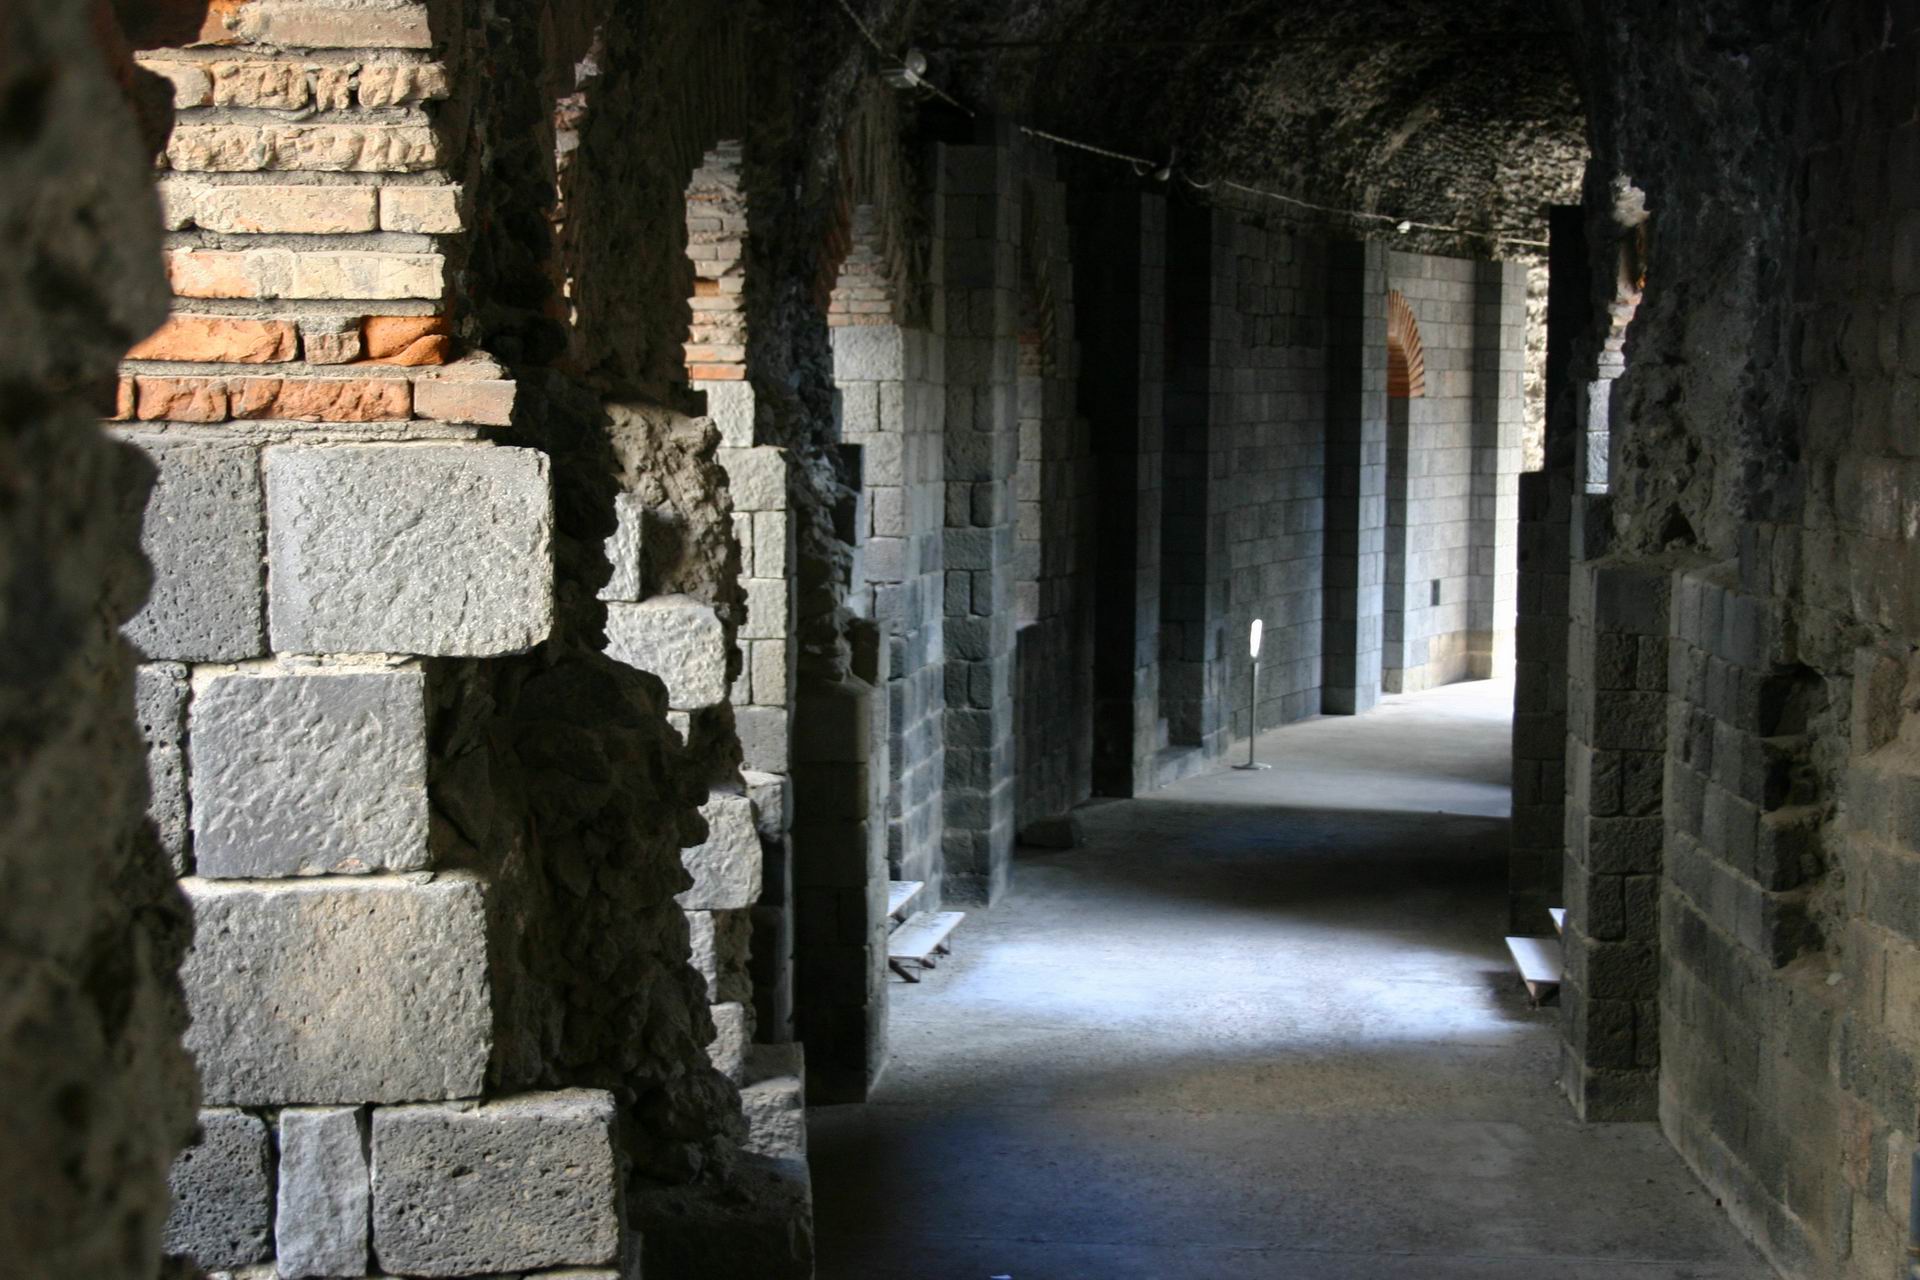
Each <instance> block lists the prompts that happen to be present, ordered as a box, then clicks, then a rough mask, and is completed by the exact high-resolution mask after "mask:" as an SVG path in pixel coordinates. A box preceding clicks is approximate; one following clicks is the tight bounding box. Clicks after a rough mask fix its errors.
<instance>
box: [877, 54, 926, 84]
mask: <svg viewBox="0 0 1920 1280" xmlns="http://www.w3.org/2000/svg"><path fill="white" fill-rule="evenodd" d="M880 75H881V77H882V78H883V79H884V80H886V82H887V83H888V84H890V85H892V86H893V87H894V88H896V89H917V88H919V87H920V86H921V85H923V84H925V83H926V78H927V55H926V54H924V53H922V52H920V51H919V50H918V49H909V50H907V51H906V53H905V54H903V55H901V58H900V61H899V62H898V63H896V64H894V65H892V66H889V67H884V68H882V69H881V72H880Z"/></svg>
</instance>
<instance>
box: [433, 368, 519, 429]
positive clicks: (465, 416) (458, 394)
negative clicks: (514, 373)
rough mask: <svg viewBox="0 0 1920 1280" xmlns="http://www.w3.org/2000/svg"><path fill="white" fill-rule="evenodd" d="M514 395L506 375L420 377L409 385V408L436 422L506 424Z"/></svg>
mask: <svg viewBox="0 0 1920 1280" xmlns="http://www.w3.org/2000/svg"><path fill="white" fill-rule="evenodd" d="M515 395H516V384H515V383H514V382H513V381H511V380H510V379H506V378H423V379H421V380H420V381H419V382H416V383H414V385H413V411H414V412H415V413H417V414H419V415H420V416H421V417H423V418H433V419H435V420H436V421H439V422H467V423H473V424H475V425H478V426H486V427H509V426H512V425H513V404H514V398H515Z"/></svg>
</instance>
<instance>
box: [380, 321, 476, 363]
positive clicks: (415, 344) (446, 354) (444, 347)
mask: <svg viewBox="0 0 1920 1280" xmlns="http://www.w3.org/2000/svg"><path fill="white" fill-rule="evenodd" d="M361 332H362V334H363V335H364V336H365V340H366V351H367V358H368V359H369V360H374V361H377V362H378V363H380V364H390V365H401V366H406V367H410V368H411V367H418V366H421V365H439V364H445V363H446V362H447V361H448V360H449V359H450V358H451V357H452V354H453V336H452V326H451V325H450V324H449V323H448V321H447V318H446V317H445V316H368V317H367V318H366V320H365V321H363V322H362V324H361Z"/></svg>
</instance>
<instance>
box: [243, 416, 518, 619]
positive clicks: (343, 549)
mask: <svg viewBox="0 0 1920 1280" xmlns="http://www.w3.org/2000/svg"><path fill="white" fill-rule="evenodd" d="M266 473H267V510H268V538H267V558H268V563H269V566H270V570H271V575H272V577H271V581H272V592H271V605H270V613H271V617H272V631H273V642H274V646H275V647H276V648H277V649H279V650H280V651H282V652H289V653H379V652H387V653H419V654H434V655H441V656H457V657H486V656H490V655H495V654H503V653H517V652H520V651H522V650H525V649H530V648H532V647H533V646H534V645H536V644H538V643H540V641H542V640H544V639H545V638H546V636H547V633H548V631H549V630H550V629H551V627H552V625H553V550H552V536H553V507H552V500H551V497H550V495H549V486H548V479H547V460H546V457H545V455H543V454H540V453H538V452H536V451H534V450H531V449H505V448H489V447H481V446H473V445H348V446H338V447H332V448H303V447H299V446H283V447H278V448H272V449H268V450H267V451H266Z"/></svg>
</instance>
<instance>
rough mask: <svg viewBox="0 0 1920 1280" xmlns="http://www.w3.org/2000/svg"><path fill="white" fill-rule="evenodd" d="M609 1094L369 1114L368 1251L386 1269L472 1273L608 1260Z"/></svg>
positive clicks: (578, 1092) (615, 1250) (612, 1255)
mask: <svg viewBox="0 0 1920 1280" xmlns="http://www.w3.org/2000/svg"><path fill="white" fill-rule="evenodd" d="M613 1122H614V1106H613V1096H612V1095H611V1094H608V1093H603V1092H601V1091H599V1090H595V1089H569V1090H563V1091H561V1092H557V1093H536V1094H526V1095H523V1096H520V1097H513V1098H504V1099H500V1100H498V1101H493V1102H487V1103H484V1104H482V1105H479V1106H473V1107H447V1106H405V1107H380V1108H377V1109H375V1111H374V1113H373V1146H372V1149H373V1251H374V1257H375V1258H376V1259H377V1261H378V1263H379V1265H380V1267H381V1269H382V1270H384V1271H389V1272H393V1273H394V1274H397V1275H415V1276H478V1275H494V1274H499V1273H502V1272H515V1273H517V1272H525V1271H536V1270H539V1269H542V1268H548V1267H592V1266H600V1265H605V1264H610V1263H613V1262H614V1261H615V1260H616V1258H617V1256H618V1254H619V1251H620V1244H621V1231H620V1175H619V1170H618V1167H617V1164H616V1162H615V1159H614V1148H613Z"/></svg>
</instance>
